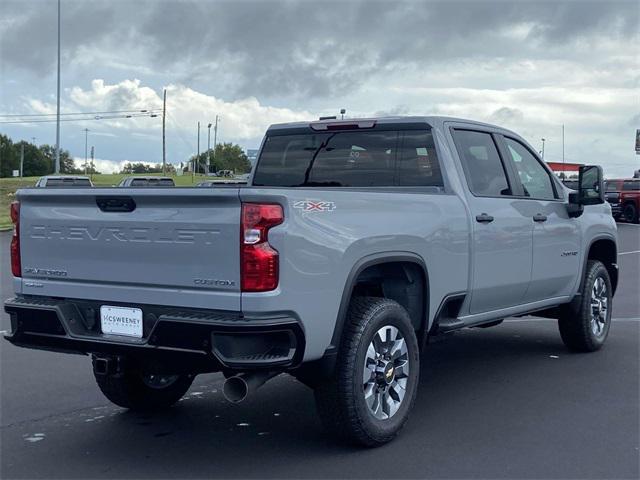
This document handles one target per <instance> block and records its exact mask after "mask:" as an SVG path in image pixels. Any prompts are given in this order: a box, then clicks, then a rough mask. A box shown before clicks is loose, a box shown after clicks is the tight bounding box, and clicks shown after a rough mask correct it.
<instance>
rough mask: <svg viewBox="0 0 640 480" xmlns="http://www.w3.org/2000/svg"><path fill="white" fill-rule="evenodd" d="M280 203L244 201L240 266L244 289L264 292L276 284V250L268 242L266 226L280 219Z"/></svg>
mask: <svg viewBox="0 0 640 480" xmlns="http://www.w3.org/2000/svg"><path fill="white" fill-rule="evenodd" d="M283 220H284V215H283V213H282V207H281V206H280V205H275V204H263V203H243V204H242V224H241V227H240V228H241V231H240V241H241V243H242V245H241V246H240V249H241V250H240V270H241V284H242V291H243V292H267V291H269V290H274V289H275V288H276V287H277V286H278V252H277V251H276V250H274V249H273V247H271V245H269V237H268V235H269V229H270V228H271V227H274V226H276V225H279V224H281V223H282V222H283Z"/></svg>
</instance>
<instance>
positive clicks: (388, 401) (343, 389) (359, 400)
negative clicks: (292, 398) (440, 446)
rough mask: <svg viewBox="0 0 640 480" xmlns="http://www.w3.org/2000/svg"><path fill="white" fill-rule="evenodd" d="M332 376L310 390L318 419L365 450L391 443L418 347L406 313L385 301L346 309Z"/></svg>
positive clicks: (408, 395)
mask: <svg viewBox="0 0 640 480" xmlns="http://www.w3.org/2000/svg"><path fill="white" fill-rule="evenodd" d="M348 315H349V316H348V319H347V324H346V325H345V331H344V334H343V338H342V342H341V345H340V350H339V353H338V360H337V365H336V369H335V372H334V373H333V375H332V377H331V378H329V379H328V380H326V381H324V382H322V383H320V384H319V385H318V386H317V387H316V389H315V397H316V404H317V407H318V413H319V414H320V417H321V419H322V421H323V423H324V425H325V427H326V428H327V429H328V430H329V431H330V432H331V433H333V434H335V435H337V436H338V437H340V438H342V439H344V440H347V441H349V442H352V443H358V444H361V445H365V446H378V445H382V444H384V443H386V442H388V441H390V440H392V439H393V438H394V437H395V436H396V435H397V434H398V432H399V431H400V429H401V428H402V427H403V426H404V424H405V423H406V421H407V419H408V417H409V412H410V410H411V408H412V407H413V403H414V400H415V397H416V391H417V386H418V373H419V368H420V364H419V356H418V341H417V339H416V335H415V331H414V329H413V326H412V324H411V320H410V318H409V315H408V313H407V312H406V310H405V309H404V308H402V307H401V306H400V305H399V304H398V303H396V302H394V301H393V300H389V299H385V298H373V297H361V298H360V297H358V298H354V299H353V300H352V303H351V305H350V307H349V314H348Z"/></svg>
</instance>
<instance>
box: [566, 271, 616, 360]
mask: <svg viewBox="0 0 640 480" xmlns="http://www.w3.org/2000/svg"><path fill="white" fill-rule="evenodd" d="M612 297H613V290H612V288H611V280H610V279H609V272H608V271H607V269H606V267H605V266H604V265H603V264H602V262H599V261H597V260H589V263H588V264H587V271H586V273H585V278H584V281H583V285H582V291H581V296H580V304H579V306H578V309H577V311H573V312H572V311H570V309H567V310H565V311H563V313H562V314H561V316H560V319H559V320H558V326H559V328H560V336H561V337H562V341H563V342H564V344H565V345H566V346H567V348H569V350H573V351H576V352H593V351H595V350H599V349H600V348H601V347H602V345H604V342H605V340H606V339H607V336H608V335H609V329H610V328H611V306H612V305H611V303H612Z"/></svg>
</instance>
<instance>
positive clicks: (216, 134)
mask: <svg viewBox="0 0 640 480" xmlns="http://www.w3.org/2000/svg"><path fill="white" fill-rule="evenodd" d="M217 146H218V115H216V123H215V126H214V127H213V162H214V163H215V161H216V147H217Z"/></svg>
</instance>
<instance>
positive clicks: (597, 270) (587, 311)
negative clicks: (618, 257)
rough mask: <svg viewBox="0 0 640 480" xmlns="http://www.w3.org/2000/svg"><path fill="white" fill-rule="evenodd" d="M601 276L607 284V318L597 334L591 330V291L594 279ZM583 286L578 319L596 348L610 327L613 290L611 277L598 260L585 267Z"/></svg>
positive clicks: (603, 340) (600, 345) (604, 338)
mask: <svg viewBox="0 0 640 480" xmlns="http://www.w3.org/2000/svg"><path fill="white" fill-rule="evenodd" d="M598 278H602V279H603V280H604V282H605V284H606V286H607V305H608V308H607V319H606V322H605V325H604V328H605V332H604V335H600V336H597V335H595V334H594V333H593V331H592V330H591V291H592V289H593V285H594V284H595V282H596V279H598ZM585 280H586V281H585V288H584V291H583V300H582V308H581V311H580V319H581V321H582V325H581V326H582V328H583V329H584V330H585V334H586V335H587V336H588V338H589V340H590V342H591V343H592V344H593V345H594V347H596V348H600V347H602V345H604V342H605V341H606V340H607V337H608V336H609V330H610V328H611V313H612V306H613V305H612V303H613V301H612V300H613V294H612V293H613V291H612V289H611V279H610V278H609V272H607V269H606V267H605V266H604V265H603V264H602V263H601V262H598V261H594V262H590V263H589V268H588V269H587V277H586V279H585Z"/></svg>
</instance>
